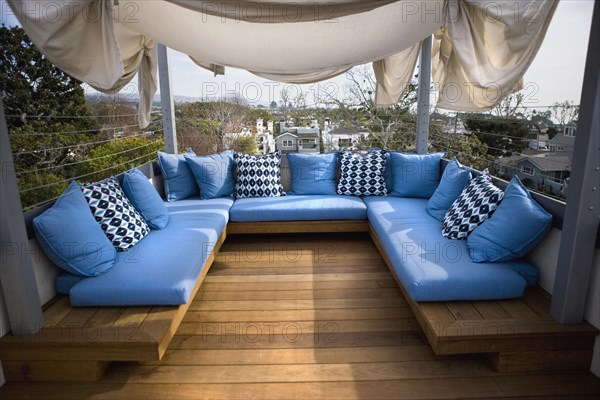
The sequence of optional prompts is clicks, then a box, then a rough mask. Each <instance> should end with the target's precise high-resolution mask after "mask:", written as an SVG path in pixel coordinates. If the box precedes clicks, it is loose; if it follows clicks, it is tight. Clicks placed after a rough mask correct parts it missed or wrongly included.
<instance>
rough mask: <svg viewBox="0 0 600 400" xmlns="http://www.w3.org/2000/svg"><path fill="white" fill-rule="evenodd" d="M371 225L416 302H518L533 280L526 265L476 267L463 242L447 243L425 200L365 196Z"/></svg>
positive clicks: (533, 272)
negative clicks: (516, 300) (505, 300)
mask: <svg viewBox="0 0 600 400" xmlns="http://www.w3.org/2000/svg"><path fill="white" fill-rule="evenodd" d="M364 201H365V204H366V205H367V213H368V216H369V222H370V223H371V226H372V227H373V229H374V230H375V232H376V233H377V236H378V237H379V240H380V241H381V244H382V245H383V247H384V249H385V252H386V254H387V255H388V257H389V259H390V261H391V263H392V265H393V268H394V271H395V272H396V275H397V276H398V279H399V280H400V281H401V282H402V285H403V286H404V288H405V289H406V291H407V293H408V294H409V296H410V297H411V298H412V299H413V300H416V301H450V300H495V299H505V298H517V297H521V296H522V295H523V292H524V290H525V287H526V286H527V285H533V284H535V283H536V282H537V276H538V271H537V269H536V268H535V267H534V266H533V265H531V264H530V263H528V262H526V261H523V260H516V261H510V262H503V263H474V262H473V261H471V258H470V255H469V251H468V249H467V244H466V241H460V240H451V239H446V238H444V237H443V236H442V235H441V232H440V222H439V221H438V220H436V219H435V218H433V217H431V216H430V215H429V214H428V213H427V210H426V206H427V200H426V199H416V198H401V197H381V198H378V197H373V198H365V199H364Z"/></svg>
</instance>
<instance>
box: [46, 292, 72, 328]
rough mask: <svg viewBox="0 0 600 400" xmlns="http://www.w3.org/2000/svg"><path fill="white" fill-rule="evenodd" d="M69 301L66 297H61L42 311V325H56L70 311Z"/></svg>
mask: <svg viewBox="0 0 600 400" xmlns="http://www.w3.org/2000/svg"><path fill="white" fill-rule="evenodd" d="M71 309H72V307H71V302H70V301H69V298H68V297H66V296H65V297H62V298H61V299H60V300H58V301H57V302H55V303H54V304H53V305H52V306H51V307H50V308H48V309H47V310H46V311H45V312H44V321H45V324H44V327H53V326H57V325H58V324H59V323H60V321H62V320H63V318H65V317H66V316H67V314H68V313H69V312H70V311H71Z"/></svg>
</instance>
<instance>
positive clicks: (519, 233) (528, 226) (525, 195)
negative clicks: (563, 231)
mask: <svg viewBox="0 0 600 400" xmlns="http://www.w3.org/2000/svg"><path fill="white" fill-rule="evenodd" d="M551 226H552V215H551V214H550V213H548V212H547V211H546V210H544V209H543V208H542V206H540V205H539V204H538V203H537V202H536V201H535V200H534V199H533V198H532V197H531V194H530V193H529V190H527V188H526V187H525V186H523V184H522V183H521V181H520V180H519V178H518V177H517V176H515V177H513V179H512V181H511V182H510V184H509V185H508V187H507V188H506V190H505V191H504V198H503V199H502V202H501V203H500V205H499V206H498V208H497V209H496V211H495V212H494V213H493V214H492V216H491V217H490V218H488V219H487V220H486V221H485V222H484V223H483V224H481V225H479V226H478V227H477V228H475V230H473V232H471V234H470V235H469V237H468V239H467V247H468V248H469V252H470V254H471V259H472V260H473V261H474V262H502V261H509V260H514V259H517V258H521V257H523V256H525V255H526V254H527V253H529V252H530V251H531V250H533V248H534V247H535V246H537V245H538V243H540V242H541V241H542V240H543V239H544V237H545V236H546V234H547V233H548V231H549V230H550V228H551Z"/></svg>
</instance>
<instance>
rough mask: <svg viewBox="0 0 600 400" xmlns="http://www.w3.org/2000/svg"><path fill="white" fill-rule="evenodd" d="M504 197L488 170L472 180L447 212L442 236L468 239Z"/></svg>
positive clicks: (443, 222)
mask: <svg viewBox="0 0 600 400" xmlns="http://www.w3.org/2000/svg"><path fill="white" fill-rule="evenodd" d="M503 197H504V192H503V191H502V190H501V189H500V188H498V187H496V186H494V184H493V183H492V179H491V178H490V175H489V173H488V170H487V169H486V170H485V171H483V173H482V174H481V175H479V176H478V177H476V178H474V179H473V180H471V182H470V183H469V184H468V185H467V187H466V188H465V189H464V190H463V191H462V193H461V194H460V196H458V199H456V200H455V201H454V203H452V206H451V207H450V208H449V209H448V211H447V212H446V215H445V216H444V219H443V221H442V236H444V237H447V238H449V239H466V238H467V236H469V234H470V233H471V232H472V231H473V229H475V228H477V226H478V225H480V224H481V223H483V221H485V220H486V219H487V218H488V217H489V216H490V215H491V214H492V213H493V212H494V210H495V209H496V208H497V207H498V204H500V201H501V200H502V198H503Z"/></svg>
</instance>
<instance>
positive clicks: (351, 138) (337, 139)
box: [323, 127, 369, 151]
mask: <svg viewBox="0 0 600 400" xmlns="http://www.w3.org/2000/svg"><path fill="white" fill-rule="evenodd" d="M327 128H328V127H326V132H324V133H323V137H324V139H323V140H324V141H325V148H326V149H327V151H339V150H356V146H357V145H358V144H359V143H360V141H361V139H364V138H366V137H367V136H369V132H368V131H366V130H365V129H361V128H360V127H336V128H334V129H331V130H329V129H327ZM325 138H326V139H325Z"/></svg>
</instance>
